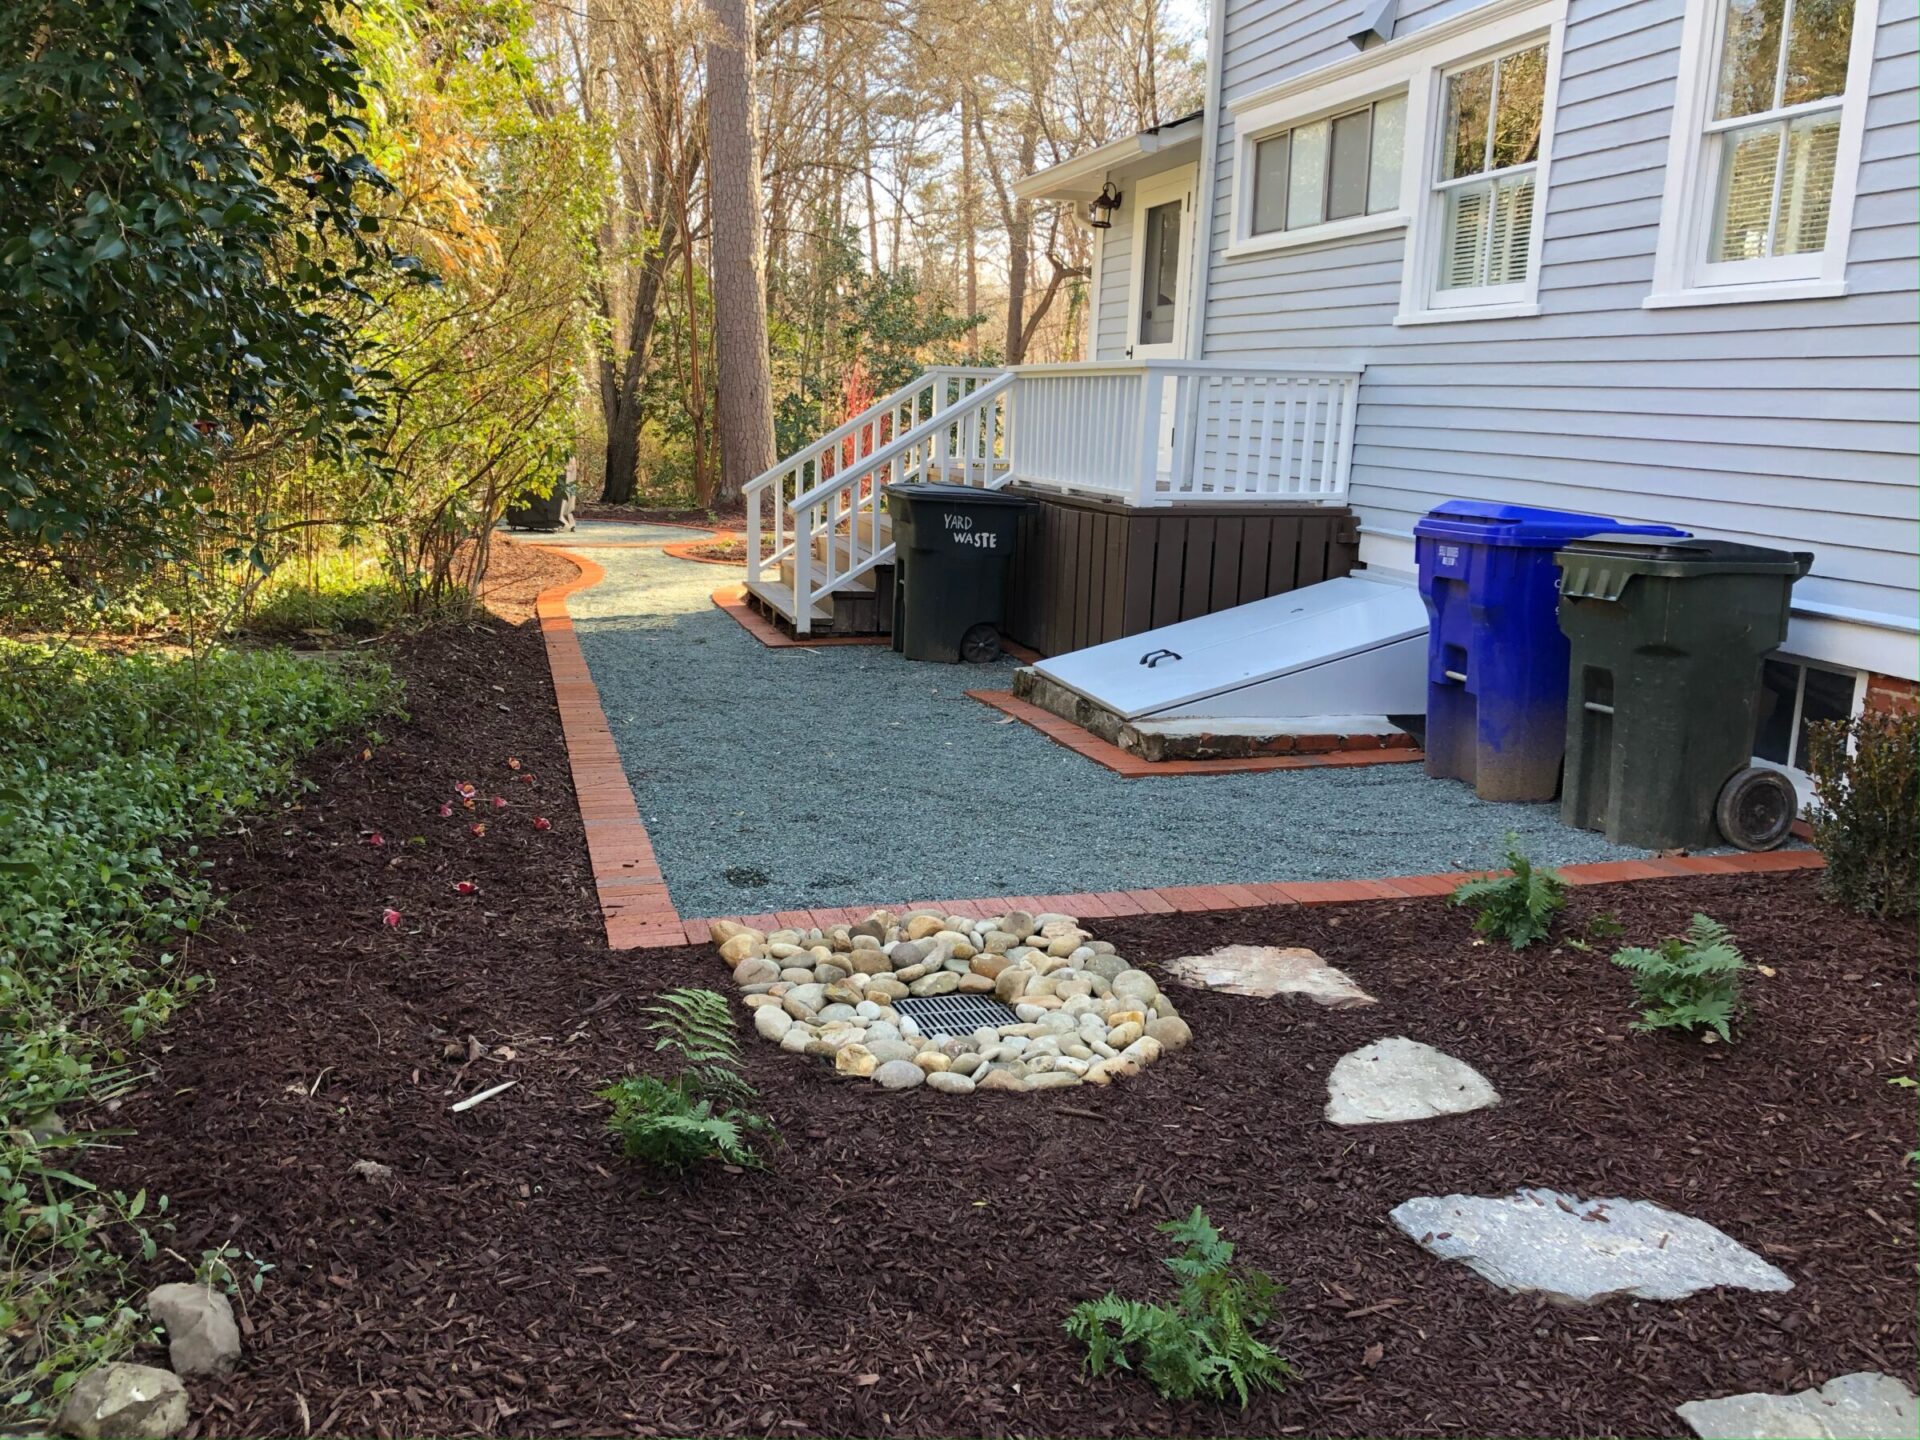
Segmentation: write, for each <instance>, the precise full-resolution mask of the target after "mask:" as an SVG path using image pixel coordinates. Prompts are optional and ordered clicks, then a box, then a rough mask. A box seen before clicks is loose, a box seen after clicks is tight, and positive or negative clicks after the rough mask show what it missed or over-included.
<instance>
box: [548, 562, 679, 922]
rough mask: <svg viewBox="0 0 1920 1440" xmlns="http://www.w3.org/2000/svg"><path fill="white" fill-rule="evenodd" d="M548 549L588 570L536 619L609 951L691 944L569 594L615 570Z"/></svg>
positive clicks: (556, 590) (554, 591) (553, 593)
mask: <svg viewBox="0 0 1920 1440" xmlns="http://www.w3.org/2000/svg"><path fill="white" fill-rule="evenodd" d="M542 548H543V549H545V550H547V551H549V552H550V553H552V554H555V555H559V556H562V557H564V558H565V559H567V560H569V561H571V562H572V563H573V564H574V565H575V566H576V567H578V569H579V571H580V573H579V574H578V575H577V576H575V577H574V578H573V579H572V580H569V581H565V582H563V583H562V584H559V585H555V586H552V587H551V588H549V589H546V590H543V591H541V592H540V596H539V598H538V599H537V600H535V601H534V614H535V615H536V616H537V617H538V618H539V621H540V638H541V639H542V640H544V641H545V642H546V646H547V666H548V668H549V669H550V670H551V671H552V672H553V698H554V702H555V703H556V704H557V705H558V706H559V708H560V729H561V732H562V734H563V735H565V737H566V742H567V763H568V767H569V768H570V769H571V770H572V772H573V790H574V797H575V799H576V801H577V802H578V804H579V807H580V820H581V826H582V829H583V831H584V833H585V834H586V837H587V858H588V860H589V862H590V863H591V864H592V866H593V887H594V891H595V894H596V895H597V897H598V899H599V902H600V918H601V923H602V924H604V925H605V926H606V931H607V948H608V949H610V950H628V949H635V948H648V947H662V946H669V945H684V944H686V943H687V942H686V933H685V929H684V927H683V925H682V923H681V920H680V913H679V912H678V911H677V910H675V909H674V908H673V899H672V897H671V896H670V895H669V894H668V893H667V885H666V878H665V877H664V876H663V875H661V873H660V861H659V859H658V857H656V856H655V855H654V853H653V840H652V838H651V837H649V836H648V834H647V827H646V825H645V824H644V823H643V822H642V821H641V819H640V807H639V806H638V805H637V804H636V803H635V802H634V798H633V787H632V786H630V785H629V784H628V783H627V772H626V769H625V767H624V766H622V765H621V763H620V751H619V749H618V748H617V747H616V746H615V744H614V739H613V731H612V730H611V728H609V726H608V725H607V715H606V712H605V711H604V710H603V709H601V708H600V690H599V687H597V686H596V685H595V684H594V683H593V676H592V674H590V673H589V672H588V670H587V658H586V656H585V655H584V654H583V653H582V652H581V649H580V639H579V637H578V636H577V635H575V634H574V631H573V617H572V616H571V615H570V614H568V613H567V597H568V596H569V595H572V594H574V593H575V592H576V591H580V590H586V589H590V588H592V587H593V586H595V585H598V584H599V583H600V582H601V581H602V580H604V579H606V578H607V572H606V571H604V570H602V569H601V568H600V567H599V566H598V565H596V564H595V563H594V562H593V561H592V560H589V559H588V558H587V557H586V556H584V555H582V554H579V553H578V552H576V551H572V550H564V549H561V548H560V547H559V546H556V545H548V546H543V547H542Z"/></svg>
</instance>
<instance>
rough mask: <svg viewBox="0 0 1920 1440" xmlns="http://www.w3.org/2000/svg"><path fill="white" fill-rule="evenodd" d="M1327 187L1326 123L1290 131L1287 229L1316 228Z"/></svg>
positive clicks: (1323, 215) (1322, 217)
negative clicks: (1290, 153)
mask: <svg viewBox="0 0 1920 1440" xmlns="http://www.w3.org/2000/svg"><path fill="white" fill-rule="evenodd" d="M1326 184H1327V122H1326V121H1324V120H1317V121H1315V122H1314V123H1313V124H1311V125H1302V126H1301V127H1300V128H1299V129H1297V130H1295V131H1294V132H1293V161H1292V166H1291V173H1290V174H1289V175H1288V176H1287V228H1288V229H1289V230H1298V229H1299V228H1300V227H1301V226H1302V225H1318V224H1319V223H1320V222H1321V221H1322V220H1324V219H1326V218H1327V217H1326V211H1325V209H1324V208H1323V201H1324V198H1325V191H1326Z"/></svg>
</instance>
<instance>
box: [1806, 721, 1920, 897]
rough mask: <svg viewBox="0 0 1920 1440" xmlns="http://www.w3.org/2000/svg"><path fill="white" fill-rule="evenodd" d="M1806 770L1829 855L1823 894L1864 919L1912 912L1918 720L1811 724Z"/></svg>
mask: <svg viewBox="0 0 1920 1440" xmlns="http://www.w3.org/2000/svg"><path fill="white" fill-rule="evenodd" d="M1807 770H1808V772H1809V773H1810V774H1811V775H1812V776H1813V778H1814V780H1815V781H1816V782H1817V783H1818V786H1819V789H1818V792H1817V795H1816V797H1815V803H1814V807H1813V810H1812V812H1811V813H1810V815H1809V817H1808V818H1809V819H1810V820H1811V821H1812V822H1813V843H1814V844H1815V845H1817V846H1819V847H1820V852H1821V853H1822V854H1823V855H1825V856H1826V857H1827V868H1826V873H1825V874H1823V875H1822V876H1821V878H1820V888H1821V890H1822V892H1823V893H1824V894H1825V895H1826V896H1827V898H1828V899H1830V900H1832V901H1834V902H1835V903H1836V904H1839V905H1844V906H1846V907H1847V908H1848V909H1850V910H1858V911H1860V912H1862V913H1863V914H1867V915H1878V916H1881V917H1882V918H1886V919H1902V918H1905V917H1906V916H1909V915H1912V914H1913V913H1914V892H1915V887H1916V886H1917V885H1920V835H1917V834H1916V828H1915V827H1916V816H1917V815H1920V715H1889V714H1885V713H1882V712H1878V711H1868V712H1866V713H1865V714H1862V715H1860V716H1858V717H1856V718H1855V719H1853V720H1851V721H1843V720H1829V721H1824V722H1821V723H1819V724H1815V725H1811V726H1809V727H1808V747H1807Z"/></svg>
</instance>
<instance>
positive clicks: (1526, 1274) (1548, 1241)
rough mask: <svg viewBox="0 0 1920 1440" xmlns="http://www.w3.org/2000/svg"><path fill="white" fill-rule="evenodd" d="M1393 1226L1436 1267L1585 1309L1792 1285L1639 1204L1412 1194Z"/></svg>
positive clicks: (1747, 1256)
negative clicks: (1442, 1263)
mask: <svg viewBox="0 0 1920 1440" xmlns="http://www.w3.org/2000/svg"><path fill="white" fill-rule="evenodd" d="M1392 1219H1393V1223H1394V1224H1395V1225H1398V1226H1399V1227H1400V1229H1401V1230H1402V1231H1404V1232H1405V1233H1406V1234H1407V1236H1408V1237H1409V1238H1411V1239H1412V1240H1413V1242H1414V1243H1415V1244H1417V1245H1419V1246H1420V1247H1421V1248H1423V1249H1425V1250H1427V1251H1429V1252H1430V1253H1432V1254H1434V1255H1437V1256H1439V1257H1440V1258H1441V1259H1442V1260H1458V1261H1460V1262H1462V1263H1463V1264H1465V1265H1466V1266H1467V1267H1468V1268H1469V1269H1471V1270H1473V1271H1474V1272H1475V1273H1476V1274H1478V1275H1480V1276H1481V1277H1482V1278H1484V1279H1486V1280H1488V1281H1491V1282H1492V1283H1493V1284H1495V1285H1498V1286H1499V1287H1500V1288H1501V1289H1503V1290H1515V1291H1538V1292H1539V1293H1541V1294H1543V1295H1545V1296H1546V1297H1547V1298H1548V1299H1549V1300H1554V1301H1558V1302H1560V1303H1562V1304H1568V1305H1588V1304H1592V1303H1593V1302H1594V1301H1596V1300H1605V1299H1608V1298H1610V1297H1612V1296H1615V1295H1631V1296H1634V1297H1636V1298H1638V1299H1641V1300H1684V1299H1685V1298H1686V1297H1687V1296H1689V1295H1692V1294H1694V1293H1696V1292H1698V1291H1701V1290H1710V1289H1712V1288H1713V1287H1714V1286H1716V1285H1724V1286H1727V1287H1728V1288H1730V1289H1739V1290H1791V1289H1792V1288H1793V1281H1791V1280H1789V1279H1788V1278H1787V1277H1786V1276H1785V1275H1784V1274H1782V1273H1781V1272H1780V1271H1779V1270H1777V1269H1775V1268H1774V1267H1773V1266H1772V1265H1769V1264H1768V1263H1767V1262H1766V1261H1765V1260H1762V1259H1761V1258H1760V1257H1759V1256H1758V1255H1756V1254H1754V1253H1753V1251H1751V1250H1749V1249H1747V1247H1746V1246H1744V1245H1741V1244H1739V1243H1738V1242H1737V1241H1735V1240H1732V1239H1730V1238H1729V1237H1728V1236H1726V1235H1725V1234H1723V1233H1722V1232H1721V1231H1719V1230H1716V1229H1715V1228H1714V1227H1713V1226H1711V1225H1709V1224H1707V1223H1706V1221H1704V1220H1695V1219H1693V1218H1692V1217H1691V1216H1688V1215H1680V1214H1676V1213H1675V1212H1674V1211H1672V1210H1667V1209H1664V1208H1662V1207H1661V1206H1659V1205H1654V1204H1651V1203H1649V1202H1648V1201H1645V1200H1581V1199H1579V1198H1577V1197H1575V1196H1572V1195H1563V1194H1560V1193H1559V1192H1558V1191H1554V1190H1521V1191H1520V1192H1518V1193H1517V1194H1515V1195H1512V1196H1504V1197H1480V1196H1474V1195H1443V1196H1433V1195H1422V1196H1420V1197H1418V1198H1416V1199H1413V1200H1409V1201H1407V1202H1406V1203H1405V1204H1403V1205H1398V1206H1395V1207H1394V1210H1393V1213H1392Z"/></svg>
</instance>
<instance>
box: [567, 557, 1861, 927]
mask: <svg viewBox="0 0 1920 1440" xmlns="http://www.w3.org/2000/svg"><path fill="white" fill-rule="evenodd" d="M544 548H546V549H548V550H549V551H550V552H551V553H553V554H555V555H561V556H564V557H565V558H566V559H568V560H570V561H572V562H573V564H574V565H576V566H578V567H579V570H580V574H579V575H578V576H577V577H575V578H574V579H573V580H570V581H567V582H566V583H564V584H561V585H555V586H553V587H552V588H551V589H548V590H544V591H542V592H541V594H540V598H539V599H538V600H537V601H536V602H535V607H536V613H537V614H538V616H539V618H540V634H541V637H542V638H543V639H544V640H545V641H546V646H547V663H548V665H549V666H550V667H551V668H552V670H553V691H554V699H555V701H556V702H557V703H558V705H559V708H560V725H561V729H562V730H563V732H564V733H565V735H566V740H567V758H568V762H569V765H570V766H571V768H572V771H573V787H574V792H575V794H576V796H577V797H578V799H579V803H580V817H581V820H582V821H583V822H584V824H585V829H586V837H587V854H588V857H589V858H590V859H591V861H592V864H593V880H594V888H595V890H596V892H597V894H598V896H599V901H600V915H601V919H602V921H603V923H604V924H605V925H606V929H607V948H608V949H611V950H664V949H671V948H673V947H675V946H679V945H700V944H705V943H706V942H707V940H708V939H709V938H710V937H709V932H708V928H707V927H708V922H707V921H706V920H687V919H683V918H682V917H681V915H680V914H679V912H678V911H676V910H675V909H674V908H673V900H672V897H671V896H670V895H669V894H668V893H667V886H666V882H665V880H664V878H663V877H662V875H661V873H660V862H659V860H658V858H657V857H656V856H655V855H654V852H653V842H652V840H650V839H649V838H648V836H647V827H646V825H645V824H643V823H642V821H641V819H640V810H639V807H638V806H637V805H636V804H635V803H634V798H633V789H632V787H631V786H630V785H629V784H628V783H627V774H626V770H625V768H624V767H623V766H622V765H621V763H620V753H619V750H618V749H617V748H616V747H615V745H614V740H613V734H612V731H611V730H609V728H608V726H607V717H606V712H605V711H604V710H602V709H601V707H600V692H599V690H598V689H597V688H596V687H595V685H594V683H593V676H592V675H591V674H589V673H588V671H587V662H586V657H585V656H584V655H582V654H581V651H580V641H579V639H578V637H577V636H576V635H575V634H574V631H573V617H572V616H571V615H569V614H568V613H567V597H568V596H569V595H572V594H574V593H575V592H577V591H581V590H586V589H588V588H590V587H592V586H594V585H597V584H599V583H600V582H601V581H602V580H603V579H605V578H606V572H605V571H603V570H602V569H601V568H600V567H599V566H598V565H596V564H594V562H593V561H591V560H589V559H587V558H586V557H585V556H584V555H580V554H577V553H575V552H574V551H571V550H564V549H561V548H560V547H558V546H547V547H544ZM715 603H716V604H719V596H718V593H717V592H716V595H715ZM722 608H725V607H722ZM736 618H738V617H736ZM755 618H756V619H757V618H758V617H757V616H756V617H755ZM742 623H745V622H742ZM761 623H762V624H764V623H766V622H764V621H762V622H761ZM768 628H771V627H770V626H769V627H768ZM775 633H776V634H777V633H778V632H777V631H776V632H775ZM782 638H784V639H786V640H787V643H788V644H798V643H805V642H797V641H794V640H792V639H791V638H790V637H782ZM813 643H819V642H813ZM975 698H985V696H984V694H982V695H980V696H976V697H975ZM1009 698H1010V697H1009ZM988 703H993V702H991V701H989V702H988ZM1014 703H1016V704H1018V703H1023V702H1018V701H1016V702H1014ZM1029 708H1031V707H1029ZM1041 713H1043V714H1044V713H1045V712H1044V711H1043V712H1041ZM1048 718H1049V719H1051V718H1053V717H1051V716H1049V717H1048ZM1061 723H1062V724H1065V723H1066V722H1064V721H1062V722H1061ZM1075 728H1077V727H1075ZM1083 733H1084V732H1083ZM1114 748H1116V749H1117V748H1118V747H1114ZM1121 753H1122V754H1125V753H1126V752H1124V751H1121ZM1390 755H1391V756H1392V758H1396V759H1417V758H1419V752H1418V751H1415V752H1413V753H1412V754H1411V755H1408V754H1406V753H1405V752H1401V753H1399V754H1393V753H1392V752H1376V753H1375V754H1374V755H1369V754H1367V753H1366V752H1359V753H1354V754H1347V753H1343V754H1338V755H1326V756H1311V757H1309V756H1299V757H1295V756H1273V757H1269V758H1271V759H1274V760H1287V761H1291V762H1293V764H1292V765H1291V766H1277V767H1268V768H1297V767H1298V766H1300V765H1302V764H1309V763H1312V762H1313V761H1315V760H1318V761H1320V762H1322V763H1340V764H1349V765H1351V764H1361V763H1365V762H1366V761H1368V760H1373V759H1376V758H1378V759H1386V758H1389V756H1390ZM1127 758H1128V759H1129V760H1135V759H1137V757H1135V756H1127ZM1138 763H1140V764H1142V765H1147V764H1149V763H1150V762H1148V761H1139V762H1138ZM1173 763H1177V764H1183V765H1214V764H1230V765H1238V764H1240V762H1234V761H1228V762H1220V761H1181V762H1173ZM1150 773H1154V774H1168V773H1185V772H1180V771H1173V770H1171V769H1170V767H1169V766H1159V767H1154V768H1153V769H1152V770H1151V772H1150ZM1823 864H1825V861H1824V860H1822V858H1821V857H1820V855H1819V853H1818V852H1817V851H1812V850H1771V851H1763V852H1761V853H1759V854H1740V855H1686V856H1680V857H1677V858H1674V859H1668V860H1610V861H1605V862H1602V863H1600V864H1594V865H1563V866H1560V867H1558V870H1559V873H1560V875H1561V876H1562V877H1563V878H1564V879H1565V880H1566V882H1567V883H1568V884H1569V885H1610V884H1617V883H1621V882H1625V881H1635V880H1668V879H1673V878H1675V877H1679V876H1688V875H1746V874H1754V873H1758V872H1765V871H1775V870H1810V869H1818V868H1819V867H1820V866H1821V865H1823ZM1476 873H1486V872H1471V871H1451V872H1447V873H1444V874H1439V875H1393V876H1388V877H1387V878H1385V879H1378V880H1287V881H1279V882H1273V883H1268V882H1259V883H1253V884H1246V885H1174V886H1167V887H1164V888H1162V889H1158V890H1153V889H1141V890H1102V891H1098V892H1083V893H1080V894H1072V895H997V896H991V897H987V898H982V899H973V900H916V901H910V902H906V903H902V904H894V905H889V906H887V907H886V908H889V909H894V910H908V909H915V908H927V909H938V910H941V911H943V912H944V913H946V914H950V915H966V916H970V917H974V918H978V919H986V918H987V917H989V916H994V915H1004V914H1006V913H1007V911H1009V910H1012V909H1024V910H1058V911H1061V912H1063V913H1065V914H1070V915H1074V916H1076V917H1079V918H1082V919H1114V918H1118V917H1121V916H1126V915H1168V914H1173V913H1175V912H1182V913H1197V912H1200V911H1205V910H1248V909H1255V908H1258V907H1261V906H1268V905H1337V904H1346V903H1349V902H1353V901H1360V900H1405V899H1409V898H1415V897H1420V896H1429V895H1447V894H1451V893H1452V892H1453V890H1454V888H1455V887H1456V886H1458V885H1459V884H1460V883H1461V882H1462V881H1465V880H1471V879H1474V878H1475V875H1476ZM875 908H878V907H876V906H873V905H853V906H846V907H835V908H831V909H818V910H777V911H768V912H764V913H761V914H757V915H741V916H730V917H726V918H730V919H739V920H741V921H743V922H744V923H746V924H749V925H758V926H761V927H763V928H774V927H777V926H807V927H812V926H816V925H817V926H821V927H823V928H824V927H825V926H828V925H847V924H852V923H853V922H855V921H857V920H860V919H863V918H865V916H867V915H868V914H869V913H870V912H871V911H873V910H874V909H875ZM713 918H715V919H719V918H722V917H719V916H715V917H713Z"/></svg>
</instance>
